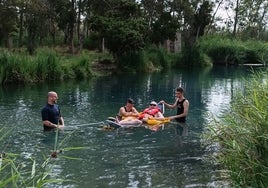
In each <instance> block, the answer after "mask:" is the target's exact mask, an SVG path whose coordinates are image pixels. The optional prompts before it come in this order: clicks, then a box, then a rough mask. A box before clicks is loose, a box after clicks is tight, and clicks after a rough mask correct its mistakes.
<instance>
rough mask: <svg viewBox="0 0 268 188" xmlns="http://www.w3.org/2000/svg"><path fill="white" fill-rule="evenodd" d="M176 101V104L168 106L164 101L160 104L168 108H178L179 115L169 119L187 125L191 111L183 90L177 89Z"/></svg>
mask: <svg viewBox="0 0 268 188" xmlns="http://www.w3.org/2000/svg"><path fill="white" fill-rule="evenodd" d="M175 94H176V100H175V102H174V104H168V103H166V102H165V101H164V100H161V101H160V102H159V103H162V104H164V105H166V106H167V107H168V108H176V107H177V115H175V116H170V117H168V118H169V119H170V120H172V119H176V121H177V122H180V123H185V122H186V117H187V115H188V110H189V101H188V100H187V99H186V98H185V97H184V95H183V88H182V87H178V88H176V92H175Z"/></svg>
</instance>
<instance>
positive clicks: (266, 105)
mask: <svg viewBox="0 0 268 188" xmlns="http://www.w3.org/2000/svg"><path fill="white" fill-rule="evenodd" d="M267 112H268V72H267V71H263V72H255V73H254V76H253V77H252V78H251V81H249V82H247V83H246V84H245V88H244V89H243V90H242V91H240V92H239V93H238V94H237V95H236V97H235V98H234V99H233V102H232V104H231V110H230V112H228V113H227V115H226V116H224V117H222V118H220V120H214V121H213V123H211V124H210V125H209V131H208V133H206V134H205V135H204V138H205V139H204V140H205V141H204V144H205V145H206V146H207V147H208V148H210V149H211V148H212V146H215V145H216V146H217V147H216V150H213V151H214V152H215V153H216V155H215V153H213V155H211V157H214V159H215V161H216V162H217V163H219V164H220V165H222V167H223V168H226V169H227V170H228V171H229V172H230V176H231V179H232V181H233V183H234V186H239V187H268V113H267Z"/></svg>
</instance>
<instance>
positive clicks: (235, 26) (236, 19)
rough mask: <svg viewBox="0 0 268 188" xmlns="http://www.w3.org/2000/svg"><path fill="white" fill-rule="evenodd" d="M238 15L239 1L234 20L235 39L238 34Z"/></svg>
mask: <svg viewBox="0 0 268 188" xmlns="http://www.w3.org/2000/svg"><path fill="white" fill-rule="evenodd" d="M238 14H239V0H236V8H235V18H234V30H233V36H234V37H235V36H236V32H237V22H238Z"/></svg>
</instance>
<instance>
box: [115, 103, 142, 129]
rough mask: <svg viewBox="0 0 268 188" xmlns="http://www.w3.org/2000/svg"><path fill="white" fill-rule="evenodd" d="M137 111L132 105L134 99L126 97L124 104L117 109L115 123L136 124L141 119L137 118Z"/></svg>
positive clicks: (139, 122)
mask: <svg viewBox="0 0 268 188" xmlns="http://www.w3.org/2000/svg"><path fill="white" fill-rule="evenodd" d="M138 117H139V112H138V111H137V110H136V108H135V107H134V100H133V99H131V98H128V99H127V102H126V104H125V106H122V107H121V108H120V109H119V112H118V114H117V116H116V120H117V123H119V124H121V125H138V124H141V123H142V121H141V120H139V119H138Z"/></svg>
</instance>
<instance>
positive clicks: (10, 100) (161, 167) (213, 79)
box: [0, 68, 248, 187]
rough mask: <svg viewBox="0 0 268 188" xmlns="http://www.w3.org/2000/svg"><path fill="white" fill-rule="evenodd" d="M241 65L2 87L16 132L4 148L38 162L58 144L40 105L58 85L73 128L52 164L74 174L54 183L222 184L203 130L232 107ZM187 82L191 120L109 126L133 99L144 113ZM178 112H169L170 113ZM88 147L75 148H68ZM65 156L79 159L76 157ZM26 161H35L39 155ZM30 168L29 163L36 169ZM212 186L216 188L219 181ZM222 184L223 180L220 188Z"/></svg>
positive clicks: (5, 112) (3, 105) (1, 105)
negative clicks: (45, 128)
mask: <svg viewBox="0 0 268 188" xmlns="http://www.w3.org/2000/svg"><path fill="white" fill-rule="evenodd" d="M245 74H248V72H246V71H243V70H239V69H225V68H224V69H223V68H221V69H212V70H205V71H200V70H199V71H195V70H187V71H186V70H175V71H169V72H162V73H155V74H150V75H135V74H134V75H129V74H128V75H120V76H111V77H110V76H109V77H102V78H94V79H91V80H85V81H70V82H64V83H47V84H39V85H28V86H17V87H15V86H10V87H0V111H1V122H0V125H1V127H9V128H10V130H12V131H11V132H12V134H11V136H10V137H8V138H7V139H6V140H4V143H3V144H2V143H1V144H2V145H1V146H0V149H1V150H5V151H6V152H14V153H19V154H21V157H23V158H27V159H29V158H35V159H37V160H38V161H37V164H42V159H44V156H45V157H49V156H50V154H51V151H53V149H54V144H55V132H53V131H51V132H43V127H42V121H41V114H40V110H41V107H42V106H43V105H44V103H45V102H46V94H47V92H48V91H50V90H55V91H57V93H58V95H59V100H58V102H59V104H60V106H61V110H62V114H63V116H64V119H65V124H66V128H65V129H64V130H63V131H60V132H59V144H60V145H59V148H60V149H63V153H62V154H60V155H59V157H58V159H57V160H56V164H57V166H55V167H53V170H54V171H53V173H54V174H55V177H64V178H65V179H69V180H74V181H72V182H63V183H58V184H53V185H52V184H49V185H48V187H88V186H89V185H90V186H92V187H206V186H208V185H218V184H217V183H220V182H221V180H222V179H221V177H220V175H221V174H220V173H218V172H217V171H216V170H214V169H215V166H214V165H211V164H207V163H205V162H204V161H203V160H202V158H203V156H204V155H205V153H206V151H204V149H203V148H202V147H201V145H200V135H201V134H202V132H203V129H204V128H205V127H206V126H207V124H208V122H209V121H210V120H211V117H210V115H209V114H214V115H217V116H220V115H221V114H223V113H225V111H224V110H228V108H229V104H230V102H231V100H232V98H233V96H234V93H235V91H236V89H237V88H240V87H243V80H242V77H241V76H242V75H245ZM179 85H180V86H183V87H184V88H185V97H186V98H187V99H188V100H189V102H190V108H189V116H188V120H187V124H185V125H179V124H176V123H175V124H173V123H168V124H164V125H161V126H158V127H141V128H134V129H122V130H103V129H102V128H101V125H102V122H103V121H104V120H106V119H107V117H109V116H114V115H115V114H116V113H117V112H118V109H119V107H120V106H121V105H122V103H124V102H125V99H126V98H128V97H132V98H134V100H135V101H136V104H135V107H136V108H137V109H138V110H139V111H141V110H142V109H144V108H146V107H147V106H148V104H149V102H150V101H151V100H155V101H159V100H161V99H165V100H166V101H167V102H169V101H174V97H175V96H174V89H175V88H176V87H177V86H179ZM174 113H175V111H174V110H172V109H166V110H165V116H170V115H173V114H174ZM76 147H83V149H79V150H72V149H68V148H76ZM64 156H68V157H72V158H75V159H76V160H69V159H67V158H65V157H64ZM27 164H28V165H26V166H29V167H31V164H32V161H27ZM30 170H31V169H29V171H30ZM212 187H213V186H212ZM215 187H217V186H215Z"/></svg>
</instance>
